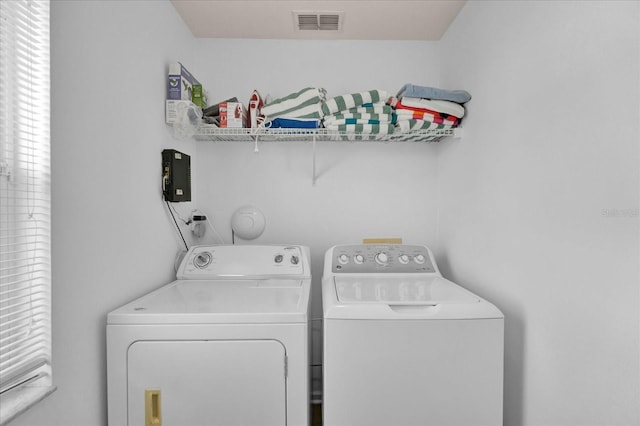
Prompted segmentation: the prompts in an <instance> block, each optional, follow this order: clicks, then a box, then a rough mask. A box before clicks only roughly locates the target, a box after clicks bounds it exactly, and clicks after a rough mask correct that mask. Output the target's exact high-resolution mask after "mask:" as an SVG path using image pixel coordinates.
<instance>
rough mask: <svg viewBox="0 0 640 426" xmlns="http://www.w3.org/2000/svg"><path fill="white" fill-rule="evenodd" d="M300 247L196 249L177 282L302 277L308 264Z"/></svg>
mask: <svg viewBox="0 0 640 426" xmlns="http://www.w3.org/2000/svg"><path fill="white" fill-rule="evenodd" d="M307 256H308V255H307V252H306V251H305V250H304V249H303V247H301V246H252V245H246V246H244V245H230V246H196V247H192V248H191V249H190V250H189V251H188V252H187V254H186V255H185V257H184V259H183V260H182V263H181V264H180V267H179V268H178V274H177V276H178V279H204V278H215V277H269V276H282V275H287V276H301V277H302V276H305V274H308V268H309V266H308V265H309V263H308V259H307Z"/></svg>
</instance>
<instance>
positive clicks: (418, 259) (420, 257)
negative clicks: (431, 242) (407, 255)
mask: <svg viewBox="0 0 640 426" xmlns="http://www.w3.org/2000/svg"><path fill="white" fill-rule="evenodd" d="M413 260H415V261H416V263H418V264H420V265H422V264H423V263H424V261H425V258H424V255H423V254H417V255H416V257H414V258H413Z"/></svg>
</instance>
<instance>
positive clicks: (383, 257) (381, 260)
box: [375, 252, 389, 265]
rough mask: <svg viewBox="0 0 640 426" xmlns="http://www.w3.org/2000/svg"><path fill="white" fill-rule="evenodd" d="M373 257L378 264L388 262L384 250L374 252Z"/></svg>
mask: <svg viewBox="0 0 640 426" xmlns="http://www.w3.org/2000/svg"><path fill="white" fill-rule="evenodd" d="M375 259H376V263H377V264H378V265H386V264H387V263H389V256H388V255H387V253H385V252H380V253H378V254H376V257H375Z"/></svg>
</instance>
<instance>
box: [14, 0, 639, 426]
mask: <svg viewBox="0 0 640 426" xmlns="http://www.w3.org/2000/svg"><path fill="white" fill-rule="evenodd" d="M556 3H557V2H556ZM556 3H553V4H552V3H550V2H549V3H547V2H545V3H542V2H530V3H524V2H496V3H492V2H469V4H467V6H465V8H464V9H463V11H462V14H461V16H460V17H459V18H458V19H459V21H456V23H455V24H454V26H453V28H452V32H451V34H450V35H448V36H447V37H446V39H445V40H444V41H443V42H440V43H415V42H414V43H390V42H369V43H367V42H345V43H336V42H323V43H319V42H310V43H309V44H302V43H299V42H293V41H292V42H283V43H275V42H273V41H261V42H258V41H253V42H251V41H240V40H218V41H212V40H194V39H192V37H191V35H190V33H188V31H187V30H186V29H185V27H184V24H183V23H182V22H181V21H180V18H179V17H178V15H177V14H176V13H175V11H174V10H173V8H172V7H171V5H170V4H169V3H168V2H166V1H154V2H149V1H140V2H137V1H134V2H131V1H129V2H121V1H99V2H98V1H91V2H78V1H60V0H56V1H54V2H52V68H53V75H52V90H53V102H52V109H53V117H52V145H53V148H52V149H53V170H54V172H53V173H54V175H53V203H54V207H53V209H54V211H53V217H54V219H53V230H54V242H53V244H54V245H53V250H54V259H53V274H54V275H53V279H54V290H53V292H54V296H53V297H54V308H53V321H54V330H53V333H54V334H53V339H54V374H55V381H56V383H57V385H58V387H59V390H58V391H57V392H56V393H55V394H54V395H52V396H51V397H50V398H48V399H47V400H45V401H44V402H42V403H41V404H40V405H38V406H37V407H35V408H34V409H33V410H31V411H29V412H28V413H26V414H25V415H23V416H22V417H20V418H19V419H17V420H16V421H15V422H14V423H13V424H15V425H25V426H26V425H29V426H33V425H48V426H52V425H53V426H55V425H60V426H62V425H73V426H91V425H105V424H106V362H105V336H104V326H105V315H106V313H107V312H109V311H110V310H111V309H113V308H115V307H117V306H119V305H120V304H122V303H124V302H126V301H128V300H130V299H132V298H133V297H136V296H138V295H141V294H143V293H145V292H147V291H148V290H150V289H152V288H154V287H157V286H158V285H160V284H162V283H164V282H167V281H168V280H169V279H171V276H172V272H173V271H172V263H173V258H174V254H175V252H176V250H178V249H180V247H181V242H180V241H179V239H178V238H177V236H176V234H175V232H174V230H173V228H172V225H171V221H170V218H169V217H168V215H167V213H166V209H165V207H164V205H163V204H162V202H161V198H160V193H159V174H160V151H161V150H162V149H163V148H176V149H179V150H181V151H183V152H187V153H189V154H192V155H193V158H192V160H193V167H194V171H193V172H194V182H193V183H194V203H192V205H178V208H179V210H180V211H181V212H183V213H185V214H188V212H189V211H190V209H191V208H193V207H198V208H200V209H201V210H202V211H203V212H204V213H206V214H207V215H209V217H210V218H211V219H212V222H213V223H214V224H215V225H216V227H217V228H218V230H219V232H220V233H221V234H223V236H224V237H225V239H226V240H227V242H228V241H229V230H228V221H229V218H230V216H231V213H232V212H233V210H235V209H236V208H237V207H239V206H241V205H243V204H245V203H253V204H255V205H257V206H258V207H260V208H261V209H262V210H263V211H264V212H265V214H266V216H267V230H266V231H265V234H264V235H263V236H262V237H261V238H260V239H259V240H258V242H266V243H269V242H274V243H278V242H286V243H301V244H307V245H309V246H311V249H312V253H313V270H312V273H313V274H314V276H315V277H316V278H315V280H314V285H315V286H316V288H315V289H314V298H315V302H316V303H315V304H314V316H318V315H319V310H318V303H317V302H318V301H319V297H318V296H319V288H318V283H319V281H318V279H319V277H320V275H321V264H322V261H321V259H322V253H323V252H324V250H325V249H326V248H328V247H329V246H330V245H332V244H335V243H341V242H346V241H355V240H359V239H361V238H363V237H370V236H400V237H404V238H405V240H406V241H409V242H414V241H415V242H426V243H427V244H431V245H435V246H437V248H438V250H437V252H438V256H439V261H440V263H441V264H442V266H443V269H444V271H445V272H446V273H447V274H449V275H450V276H451V275H452V276H453V277H454V278H456V279H458V280H459V281H460V282H461V283H462V284H465V285H467V286H469V287H470V288H471V289H473V290H476V291H477V292H479V293H480V294H481V295H483V296H485V297H487V298H488V299H490V300H492V301H495V302H496V303H497V304H498V305H499V306H500V307H501V308H502V309H503V310H504V311H505V314H506V315H507V342H506V344H507V372H506V404H507V407H506V419H507V423H506V424H509V425H520V424H522V425H540V424H547V425H556V424H566V425H576V426H578V425H586V424H598V425H605V424H607V425H608V424H637V423H638V420H639V418H638V413H637V411H634V407H636V406H635V405H633V402H637V399H638V394H639V393H638V381H637V380H638V379H637V377H638V364H637V358H638V293H637V287H638V285H637V284H638V275H637V273H638V272H637V266H638V265H637V256H638V251H637V250H638V249H637V242H638V240H637V235H638V225H637V217H636V218H633V217H618V218H614V217H604V216H603V215H602V210H603V209H614V208H618V209H623V210H624V209H633V208H637V206H638V199H637V194H638V184H637V182H638V175H637V173H638V172H637V160H638V151H637V141H638V124H637V123H638V120H637V119H638V109H637V108H638V106H637V102H636V103H635V104H634V100H637V93H638V80H637V76H638V53H637V52H638V45H637V43H638V26H637V22H638V21H637V18H638V8H637V3H632V2H629V3H626V4H625V5H622V4H620V5H618V8H615V10H613V9H614V8H610V9H609V8H607V7H606V6H604V7H603V6H602V5H604V4H605V3H599V2H597V3H591V2H584V3H583V2H568V3H562V4H561V6H558V7H556V6H554V4H556ZM591 4H593V5H591ZM572 8H573V9H572ZM554 17H555V18H554ZM541 27H542V28H545V31H543V32H542V36H541V37H538V38H534V37H532V34H535V33H536V32H538V31H539V30H540V28H541ZM594 28H595V30H594ZM611 37H618V38H620V40H619V41H618V44H617V45H615V46H614V45H613V42H612V39H611ZM283 46H284V48H283ZM441 46H442V49H441ZM300 47H309V48H308V49H305V50H296V51H295V52H293V50H292V49H295V48H300ZM609 47H610V48H609ZM445 49H446V52H441V50H445ZM532 52H533V53H535V54H536V55H535V56H534V55H532ZM634 52H635V53H634ZM441 54H442V57H443V58H444V59H445V62H444V64H442V67H441V65H440V64H441V61H440V56H441ZM542 54H544V55H546V56H547V57H549V58H551V60H547V61H540V60H539V58H540V57H541V55H542ZM594 58H602V59H601V60H594ZM176 59H178V60H182V61H183V62H184V63H185V64H188V65H190V66H189V67H190V68H191V70H192V71H193V72H194V73H195V74H196V75H197V76H198V77H199V78H200V79H201V80H202V81H203V82H204V83H205V85H207V87H208V88H209V92H210V100H211V101H217V100H221V99H224V98H226V97H229V96H238V97H239V98H241V100H243V101H245V102H246V100H247V99H248V96H249V94H250V92H251V90H253V89H254V88H257V89H259V90H260V91H261V92H263V90H264V92H263V94H265V95H266V94H267V93H268V92H270V93H271V94H272V95H273V96H283V95H286V94H287V93H289V92H290V91H295V90H298V89H300V88H302V87H304V86H306V85H323V86H325V87H326V88H327V89H328V90H329V92H330V94H331V95H337V94H342V93H344V92H351V91H359V90H367V89H370V88H373V87H380V88H383V89H387V90H389V91H391V92H393V91H395V90H397V89H398V88H399V87H400V86H401V85H402V84H403V83H405V82H414V83H418V84H432V85H442V86H445V87H450V88H465V89H467V90H469V91H470V92H471V93H472V94H473V95H474V99H473V100H472V101H471V103H470V104H469V116H468V121H467V123H466V124H465V131H466V134H465V138H464V139H462V140H453V139H452V140H448V141H447V142H445V143H443V144H440V145H434V144H415V145H411V144H407V145H393V144H363V143H360V144H338V145H335V146H333V145H330V144H319V146H318V152H317V157H318V164H317V165H318V170H319V179H318V182H317V185H316V186H312V185H311V145H310V144H309V143H303V144H291V143H277V144H266V143H265V144H262V145H261V147H260V152H259V153H258V154H254V153H253V151H252V146H251V145H250V144H247V143H237V144H224V143H206V142H197V143H196V142H185V141H176V140H174V139H173V138H172V137H171V134H170V132H169V130H168V129H167V127H166V126H165V125H164V124H163V122H162V117H163V114H164V106H163V100H164V95H165V92H164V86H165V72H166V65H167V63H168V62H169V61H172V60H176ZM257 66H261V68H257ZM274 70H275V71H274ZM273 74H275V75H273ZM609 76H613V77H611V78H608V77H609ZM585 87H586V88H587V89H586V90H588V92H587V93H586V94H585V92H584V90H585ZM547 92H549V96H545V95H546V94H547ZM552 93H560V98H561V99H562V100H563V102H562V104H561V105H562V107H556V106H554V103H552V102H550V99H551V94H552ZM620 93H630V94H629V95H628V96H624V95H623V96H621V95H620ZM594 98H597V99H599V100H601V99H602V100H603V102H605V103H606V104H607V106H608V107H609V108H612V107H613V106H614V104H615V105H617V104H620V105H622V107H621V108H620V110H619V111H618V110H616V111H618V112H619V114H617V115H615V117H613V118H609V119H603V118H602V115H600V114H597V112H599V111H600V109H598V108H596V107H594V106H593V103H591V101H592V99H594ZM523 99H526V100H527V101H530V102H528V103H525V102H522V100H523ZM530 105H533V107H530ZM543 106H544V107H545V108H547V110H548V109H549V108H550V109H551V110H552V112H554V113H556V114H559V113H564V111H569V112H568V113H566V121H563V120H555V121H551V122H549V120H545V119H546V117H547V116H542V115H540V109H541V108H542V107H543ZM499 107H500V108H504V109H500V110H499V111H501V112H502V113H503V114H501V115H497V114H496V111H498V108H499ZM504 111H506V112H504ZM574 112H575V113H574ZM531 116H533V117H536V120H530V117H531ZM612 120H620V121H624V125H619V124H618V123H614V122H613V121H612ZM541 123H545V131H544V132H540V131H535V130H532V131H530V130H529V129H535V128H536V127H540V126H541ZM503 127H504V128H503ZM548 127H551V129H550V130H547V128H548ZM537 177H540V179H538V178H537ZM398 188H400V189H398ZM437 194H439V195H437ZM438 201H439V202H438ZM624 211H626V210H624ZM438 218H439V219H438ZM438 220H439V222H438ZM438 233H439V234H438ZM438 241H439V242H440V243H438ZM494 265H498V266H497V270H496V269H493V268H494ZM608 290H613V294H610V293H609V292H608ZM634 399H635V401H634Z"/></svg>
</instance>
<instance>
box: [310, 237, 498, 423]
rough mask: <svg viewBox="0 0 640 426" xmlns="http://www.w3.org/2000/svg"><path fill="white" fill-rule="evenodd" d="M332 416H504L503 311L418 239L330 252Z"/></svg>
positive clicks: (328, 408) (326, 284) (325, 286)
mask: <svg viewBox="0 0 640 426" xmlns="http://www.w3.org/2000/svg"><path fill="white" fill-rule="evenodd" d="M322 300H323V309H324V337H323V339H324V340H323V343H324V345H323V346H324V347H323V373H324V378H323V385H324V386H323V420H324V425H325V426H391V425H393V426H454V425H455V426H480V425H483V426H489V425H490V426H498V425H502V410H503V409H502V403H503V340H504V317H503V315H502V313H501V312H500V311H499V310H498V309H497V308H496V307H495V306H494V305H492V304H491V303H489V302H487V301H486V300H483V299H482V298H480V297H478V296H476V295H475V294H473V293H471V292H469V291H467V290H465V289H464V288H462V287H460V286H458V285H457V284H455V283H453V282H451V281H449V280H447V279H445V278H443V277H442V275H441V274H440V272H439V270H438V267H437V265H436V262H435V259H434V257H433V254H432V253H431V251H430V250H429V249H428V248H427V247H425V246H420V245H402V244H397V245H341V246H334V247H332V248H330V249H329V250H328V251H327V252H326V255H325V263H324V273H323V278H322Z"/></svg>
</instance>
